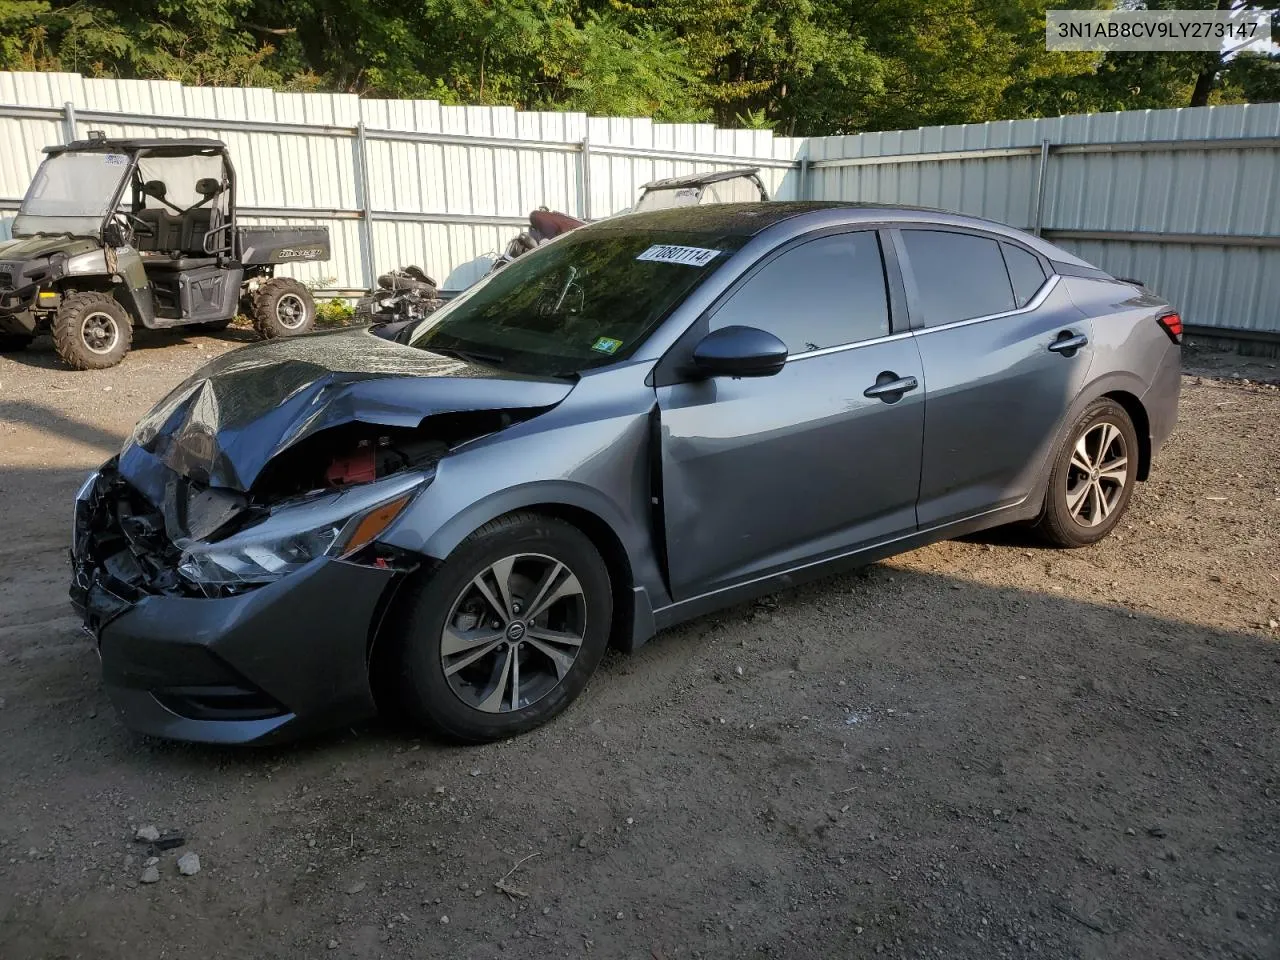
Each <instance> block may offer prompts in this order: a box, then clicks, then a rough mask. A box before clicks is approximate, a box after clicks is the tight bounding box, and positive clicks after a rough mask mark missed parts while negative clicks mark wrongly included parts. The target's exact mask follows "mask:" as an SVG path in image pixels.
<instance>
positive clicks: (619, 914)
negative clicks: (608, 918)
mask: <svg viewBox="0 0 1280 960" xmlns="http://www.w3.org/2000/svg"><path fill="white" fill-rule="evenodd" d="M622 916H623V914H622V911H621V910H619V911H618V912H617V914H616V915H615V916H614V918H613V919H615V920H621V919H622Z"/></svg>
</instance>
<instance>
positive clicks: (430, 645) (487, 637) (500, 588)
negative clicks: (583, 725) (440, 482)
mask: <svg viewBox="0 0 1280 960" xmlns="http://www.w3.org/2000/svg"><path fill="white" fill-rule="evenodd" d="M499 578H501V579H499ZM481 583H483V584H484V586H483V587H480V586H477V585H478V584H481ZM401 595H402V596H403V597H404V598H405V600H404V605H403V606H402V607H401V608H400V609H399V611H398V615H397V616H396V617H395V619H394V620H393V625H392V629H391V633H390V635H389V636H388V637H387V638H386V639H387V640H388V641H389V644H388V648H387V649H386V650H385V651H384V655H385V656H386V657H387V659H386V660H384V669H386V670H388V672H389V674H390V676H388V679H392V680H393V681H394V686H395V688H396V690H397V692H398V696H397V697H396V700H397V706H398V707H399V711H398V712H399V713H400V714H402V715H403V716H404V717H405V718H407V719H409V720H410V721H411V722H413V723H414V724H416V725H418V726H421V727H425V728H426V729H427V730H429V731H430V732H432V733H434V734H436V735H438V736H441V737H444V738H446V739H449V740H454V741H461V742H464V743H481V742H484V741H488V740H499V739H502V738H504V737H511V736H515V735H517V734H521V733H524V732H526V731H528V730H532V729H533V728H534V727H537V726H540V725H542V724H543V723H546V722H547V721H548V720H550V719H551V718H552V717H554V716H556V715H557V714H558V713H560V712H561V711H562V710H564V709H565V708H566V707H567V706H568V705H569V704H570V703H571V702H572V701H573V700H574V699H575V698H576V697H577V696H578V694H580V693H581V692H582V690H583V688H584V687H585V686H586V685H587V681H588V680H589V679H590V678H591V675H592V673H594V672H595V669H596V667H597V666H598V665H599V663H600V660H601V658H602V657H603V656H604V652H605V648H606V647H607V646H608V643H609V633H610V630H611V625H612V616H613V595H612V592H611V585H610V581H609V574H608V570H607V568H606V567H605V564H604V561H603V559H602V558H601V556H600V553H599V551H598V550H596V548H595V546H594V545H593V544H592V542H591V541H590V539H588V538H587V536H586V535H585V534H584V533H582V531H580V530H578V529H577V528H576V527H574V526H572V525H570V524H568V523H565V522H564V521H562V520H557V519H554V518H552V517H547V516H543V515H540V514H532V513H515V514H509V515H507V516H505V517H499V518H498V519H497V520H494V521H492V522H490V523H488V524H486V525H485V526H483V527H481V528H480V529H479V530H477V531H476V532H475V533H473V534H471V536H470V537H468V538H467V539H466V540H464V541H463V542H462V543H461V544H459V545H458V546H457V547H456V548H455V549H454V551H453V552H452V553H451V554H450V555H449V558H448V559H447V560H446V561H445V562H444V563H443V564H442V565H441V566H439V567H436V568H435V569H434V570H432V571H430V572H429V573H425V574H422V575H420V579H418V580H416V581H410V582H409V583H407V584H405V587H404V591H403V592H402V594H401ZM495 603H496V604H498V605H500V606H501V605H509V609H508V610H506V611H502V610H499V609H497V607H495ZM530 614H532V615H530ZM495 624H496V626H495ZM384 676H387V675H386V674H384Z"/></svg>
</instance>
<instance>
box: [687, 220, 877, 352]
mask: <svg viewBox="0 0 1280 960" xmlns="http://www.w3.org/2000/svg"><path fill="white" fill-rule="evenodd" d="M729 326H744V327H757V328H759V329H761V330H767V331H769V332H770V333H772V334H773V335H774V336H776V337H777V338H778V339H780V340H782V342H783V343H785V344H786V345H787V352H788V353H790V354H792V355H795V354H799V353H808V352H810V351H813V350H821V349H823V348H824V347H835V346H840V345H842V344H846V343H853V342H856V341H859V340H870V339H872V338H873V337H883V336H885V335H887V334H888V333H889V301H888V295H887V293H886V289H885V279H884V261H883V259H882V257H881V254H880V241H879V239H878V238H877V237H876V234H875V231H872V230H863V231H859V232H857V233H842V234H836V235H834V236H830V237H820V238H819V239H817V240H809V241H806V242H805V243H802V244H800V245H799V246H796V247H792V248H791V249H789V250H787V251H785V252H784V253H782V254H781V255H779V256H778V257H775V258H774V259H773V260H771V261H769V262H768V263H767V264H765V265H764V266H763V267H762V268H761V269H760V270H758V271H757V272H756V273H755V274H753V275H752V276H751V277H750V278H749V279H748V280H747V281H746V283H744V284H743V285H742V286H741V287H739V288H738V289H737V290H735V291H734V292H733V294H732V295H731V296H730V298H729V299H728V301H726V302H725V304H724V306H722V307H720V309H718V310H717V311H716V312H715V314H714V315H713V316H712V317H711V324H710V328H709V329H710V330H719V329H720V328H722V327H729Z"/></svg>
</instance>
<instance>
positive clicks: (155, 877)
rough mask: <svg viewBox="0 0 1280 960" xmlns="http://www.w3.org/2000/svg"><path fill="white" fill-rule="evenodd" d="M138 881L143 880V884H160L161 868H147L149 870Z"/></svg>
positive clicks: (143, 872) (144, 871)
mask: <svg viewBox="0 0 1280 960" xmlns="http://www.w3.org/2000/svg"><path fill="white" fill-rule="evenodd" d="M138 879H139V880H141V881H142V882H143V883H159V882H160V868H159V867H156V866H150V867H147V869H145V870H143V871H142V876H141V877H139V878H138Z"/></svg>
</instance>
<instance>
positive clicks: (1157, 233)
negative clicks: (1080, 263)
mask: <svg viewBox="0 0 1280 960" xmlns="http://www.w3.org/2000/svg"><path fill="white" fill-rule="evenodd" d="M805 157H806V166H807V167H808V172H807V176H806V184H807V187H808V191H809V192H808V195H809V196H810V197H811V198H813V199H818V200H824V199H826V200H834V199H839V200H861V201H868V202H880V203H906V204H918V205H923V206H930V207H942V208H945V209H948V210H955V211H959V212H962V213H968V214H972V215H974V216H981V217H990V218H992V219H995V220H999V221H1001V222H1004V223H1008V224H1010V225H1011V226H1015V227H1020V228H1022V229H1026V230H1031V231H1033V232H1036V233H1042V234H1043V235H1044V237H1045V238H1046V239H1048V240H1052V241H1053V242H1054V243H1057V244H1060V245H1061V246H1063V247H1066V248H1067V249H1069V250H1072V251H1073V252H1075V253H1077V254H1078V255H1079V256H1081V257H1083V258H1084V259H1086V260H1088V261H1089V262H1091V263H1096V264H1097V265H1098V266H1100V267H1102V268H1103V269H1105V270H1108V271H1109V272H1111V273H1112V274H1114V275H1116V276H1122V277H1136V278H1138V279H1140V280H1142V281H1143V282H1145V283H1146V284H1148V286H1150V287H1151V288H1152V289H1154V290H1156V291H1158V292H1159V293H1160V294H1161V295H1163V296H1165V297H1167V298H1169V299H1170V300H1171V301H1172V302H1173V303H1175V304H1176V305H1177V306H1178V307H1179V308H1180V310H1181V311H1182V315H1183V317H1184V319H1185V320H1186V322H1187V323H1189V324H1191V325H1192V326H1193V327H1205V328H1217V329H1223V330H1230V331H1235V332H1236V334H1237V335H1244V336H1247V337H1250V338H1259V339H1275V340H1276V341H1277V342H1280V104H1274V103H1269V104H1254V105H1247V106H1226V107H1199V108H1195V109H1184V110H1141V111H1130V112H1127V113H1103V114H1090V115H1081V116H1066V117H1053V118H1048V119H1040V120H1014V121H1007V122H1002V123H981V124H967V125H963V126H951V127H925V128H922V129H918V130H905V131H894V132H889V133H863V134H858V135H856V136H848V137H816V138H812V139H810V140H809V141H808V144H807V150H806V153H805Z"/></svg>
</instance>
